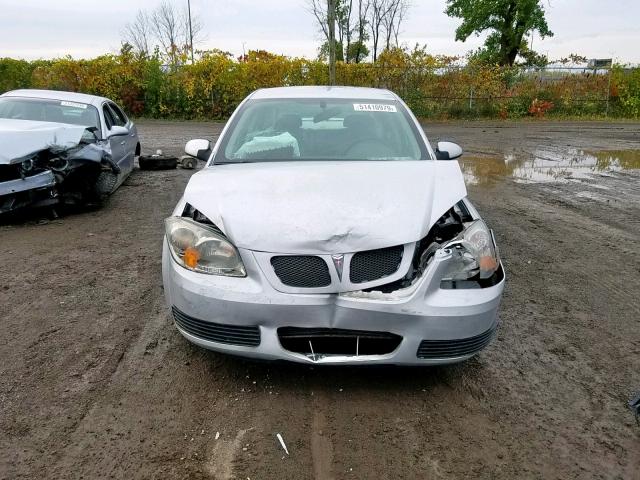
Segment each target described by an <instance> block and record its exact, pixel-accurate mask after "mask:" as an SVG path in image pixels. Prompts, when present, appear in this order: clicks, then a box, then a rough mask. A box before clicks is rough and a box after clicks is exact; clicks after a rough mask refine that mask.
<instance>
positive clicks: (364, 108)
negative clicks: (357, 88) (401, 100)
mask: <svg viewBox="0 0 640 480" xmlns="http://www.w3.org/2000/svg"><path fill="white" fill-rule="evenodd" d="M353 109H354V110H355V111H356V112H397V111H398V110H397V109H396V106H395V105H388V104H386V103H354V104H353Z"/></svg>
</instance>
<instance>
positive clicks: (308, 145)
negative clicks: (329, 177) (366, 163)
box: [214, 99, 429, 163]
mask: <svg viewBox="0 0 640 480" xmlns="http://www.w3.org/2000/svg"><path fill="white" fill-rule="evenodd" d="M427 158H429V157H428V155H427V152H426V148H425V146H424V142H423V141H422V138H420V136H419V134H418V131H417V129H416V127H415V125H414V122H413V121H412V120H411V117H410V116H409V114H408V112H407V110H406V108H405V107H404V106H403V105H402V104H401V103H399V102H396V101H384V100H382V101H381V100H361V99H358V100H348V99H274V100H271V99H269V100H267V99H264V100H249V101H248V102H247V103H245V104H244V105H243V107H242V109H241V110H240V111H239V112H238V115H236V117H235V118H234V121H233V123H232V124H231V125H230V129H229V131H228V132H227V134H226V135H225V138H223V140H222V143H221V145H220V148H219V149H218V153H217V154H216V158H215V160H214V162H215V163H229V162H231V163H234V162H238V163H240V162H262V161H278V160H296V161H299V160H423V159H427Z"/></svg>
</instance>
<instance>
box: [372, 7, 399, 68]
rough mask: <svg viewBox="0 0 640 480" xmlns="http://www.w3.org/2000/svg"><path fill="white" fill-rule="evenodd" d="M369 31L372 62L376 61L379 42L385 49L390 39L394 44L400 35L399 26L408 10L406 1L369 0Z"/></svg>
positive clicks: (389, 43)
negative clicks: (392, 39) (382, 43)
mask: <svg viewBox="0 0 640 480" xmlns="http://www.w3.org/2000/svg"><path fill="white" fill-rule="evenodd" d="M370 2H371V9H370V13H369V18H368V22H369V29H370V31H371V40H372V42H373V61H374V62H375V61H376V60H377V59H378V51H379V50H380V44H381V41H383V42H384V45H385V48H389V47H390V46H391V38H392V37H394V38H395V41H396V44H397V43H398V36H399V33H400V25H401V23H402V21H403V20H404V18H405V16H406V13H407V10H408V8H409V2H408V0H370Z"/></svg>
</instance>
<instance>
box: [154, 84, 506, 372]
mask: <svg viewBox="0 0 640 480" xmlns="http://www.w3.org/2000/svg"><path fill="white" fill-rule="evenodd" d="M185 151H186V152H187V153H188V154H190V155H193V156H196V157H198V158H201V159H203V160H205V159H208V164H207V167H206V168H204V169H203V170H201V171H199V172H198V173H196V174H195V175H193V176H192V177H191V179H190V181H189V184H188V185H187V187H186V190H185V192H184V196H183V198H182V199H181V200H180V201H179V203H178V205H177V207H176V208H175V210H174V212H173V215H172V216H171V217H169V218H168V219H167V220H166V221H165V229H166V231H165V240H164V251H163V262H162V266H163V280H164V286H165V295H166V299H167V303H168V306H169V308H170V309H171V312H172V315H173V319H174V322H175V325H176V327H177V328H178V330H179V331H180V333H181V334H182V335H183V336H184V337H186V338H187V339H188V340H189V341H191V342H193V343H195V344H197V345H200V346H203V347H206V348H209V349H212V350H218V351H223V352H227V353H232V354H237V355H243V356H248V357H255V358H262V359H268V360H276V359H283V360H290V361H295V362H303V363H311V364H363V363H365V364H379V363H390V364H403V365H430V364H443V363H454V362H459V361H463V360H466V359H468V358H470V357H472V356H473V355H475V354H477V353H478V352H479V351H480V350H482V349H483V348H485V347H486V346H487V345H488V344H489V343H490V341H491V340H492V338H493V337H494V335H495V331H496V328H497V311H498V307H499V304H500V299H501V297H502V291H503V288H504V282H505V274H504V271H503V268H502V264H501V262H500V258H499V255H498V249H497V248H496V245H495V240H494V236H493V233H492V231H491V230H490V229H489V228H488V227H487V225H486V224H485V222H484V221H483V220H482V219H481V218H480V215H479V214H478V212H477V211H476V209H475V208H474V207H473V205H472V204H471V202H470V201H469V199H468V198H467V192H466V188H465V185H464V180H463V176H462V172H461V170H460V166H459V165H458V162H457V161H456V159H457V158H458V157H459V156H460V155H461V154H462V150H461V149H460V147H459V146H458V145H455V144H453V143H449V142H439V143H438V149H437V150H435V151H434V150H433V149H432V147H431V146H430V145H429V142H428V141H427V138H426V136H425V134H424V132H423V130H422V128H421V126H420V124H419V123H418V121H417V120H416V118H415V117H414V116H413V114H412V113H411V112H410V111H409V109H408V107H407V106H406V105H405V104H404V103H403V102H402V100H401V99H400V98H399V97H398V96H397V95H395V94H393V93H392V92H389V91H387V90H377V89H367V88H346V87H287V88H275V89H264V90H258V91H256V92H254V93H253V94H251V95H250V96H249V97H248V98H247V99H246V100H245V101H244V102H243V103H242V104H241V105H240V106H239V107H238V109H237V110H236V112H235V113H234V114H233V116H232V117H231V118H230V120H229V122H228V123H227V125H226V127H225V129H224V130H223V132H222V134H221V136H220V138H219V139H218V142H217V144H216V145H215V147H214V148H213V149H212V148H211V145H210V144H209V142H208V141H206V140H192V141H190V142H189V143H187V146H186V148H185Z"/></svg>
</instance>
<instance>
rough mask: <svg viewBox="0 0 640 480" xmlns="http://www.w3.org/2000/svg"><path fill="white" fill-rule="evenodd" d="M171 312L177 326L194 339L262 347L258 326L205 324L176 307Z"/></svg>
mask: <svg viewBox="0 0 640 480" xmlns="http://www.w3.org/2000/svg"><path fill="white" fill-rule="evenodd" d="M171 311H172V313H173V319H174V320H175V322H176V325H177V326H178V327H179V328H180V329H181V330H184V331H185V332H187V333H188V334H190V335H193V336H194V337H198V338H201V339H202V340H207V341H209V342H218V343H226V344H228V345H240V346H244V347H257V346H258V345H260V328H259V327H258V326H251V325H250V326H244V325H228V324H222V323H212V322H205V321H204V320H199V319H197V318H194V317H191V316H189V315H187V314H186V313H184V312H181V311H180V310H178V309H177V308H176V307H172V308H171Z"/></svg>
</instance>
